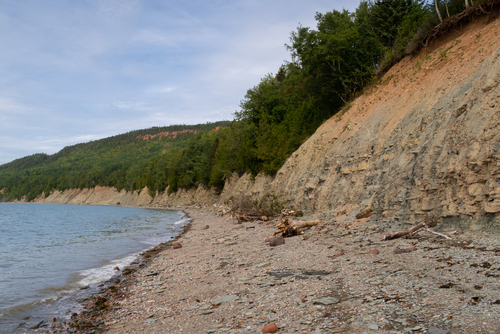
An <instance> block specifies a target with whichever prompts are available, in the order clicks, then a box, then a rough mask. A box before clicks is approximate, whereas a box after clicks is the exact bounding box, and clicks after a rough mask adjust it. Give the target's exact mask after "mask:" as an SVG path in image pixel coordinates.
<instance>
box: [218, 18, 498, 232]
mask: <svg viewBox="0 0 500 334" xmlns="http://www.w3.org/2000/svg"><path fill="white" fill-rule="evenodd" d="M498 24H499V23H498V21H495V22H493V23H490V24H487V25H486V23H485V22H476V23H474V24H472V25H470V26H469V27H468V28H467V29H466V30H464V31H463V32H462V33H456V34H455V35H453V36H448V37H447V38H446V39H445V40H442V41H439V42H436V43H435V45H433V46H430V48H428V49H427V50H422V51H421V52H420V53H419V54H418V55H417V56H415V57H412V58H407V59H404V60H403V61H402V62H401V63H399V64H397V65H396V66H394V67H393V68H392V69H391V70H390V71H389V72H388V73H387V74H386V75H385V77H384V78H383V79H382V80H381V82H382V83H381V84H380V85H378V86H376V87H373V88H371V89H370V90H369V91H368V92H366V93H365V94H363V95H362V96H361V97H359V98H358V99H357V100H356V101H355V102H354V103H353V104H352V107H351V108H350V109H349V110H348V111H347V112H346V113H345V114H344V115H342V117H337V116H334V117H333V118H332V119H330V120H329V121H327V122H326V123H325V124H323V125H322V126H321V127H320V128H319V129H318V130H317V131H316V133H315V134H314V135H313V136H311V138H309V140H308V141H307V142H306V143H304V144H303V145H302V146H301V147H300V148H299V149H298V150H297V151H296V152H295V153H294V154H293V155H292V156H291V157H290V158H289V159H288V160H287V162H286V163H285V165H284V166H283V168H281V170H280V171H279V172H278V174H277V176H276V177H275V178H274V179H273V180H271V179H267V180H266V181H267V182H263V181H264V178H263V179H261V180H259V179H257V180H256V182H255V183H254V184H252V185H250V186H248V187H246V186H244V184H245V183H248V182H249V179H248V177H244V178H242V179H240V180H233V182H232V183H230V184H231V187H229V188H228V190H227V192H226V193H227V194H228V195H229V194H232V193H234V192H235V189H236V191H237V190H238V189H245V188H247V189H249V190H247V191H246V192H247V193H249V194H252V193H253V194H254V195H257V196H258V195H260V194H262V193H263V192H266V191H271V192H274V193H276V194H283V195H284V198H285V199H287V200H289V201H290V203H292V205H293V206H295V207H297V208H301V209H302V210H307V211H309V212H310V213H316V214H318V215H320V216H322V217H323V218H325V219H332V220H341V219H355V218H356V215H358V218H361V217H370V216H372V215H373V217H380V218H385V217H386V218H391V217H395V218H396V220H398V219H399V220H405V221H409V222H412V221H417V220H424V219H431V220H435V221H438V222H440V223H441V224H446V223H452V225H454V227H464V228H484V227H485V226H487V227H488V226H489V227H495V226H496V225H499V226H500V224H499V213H500V85H499V82H500V50H499V48H498V46H499V45H500V43H499V36H498ZM262 183H270V184H267V185H266V186H265V187H261V186H257V187H256V185H258V184H262ZM256 188H257V189H256Z"/></svg>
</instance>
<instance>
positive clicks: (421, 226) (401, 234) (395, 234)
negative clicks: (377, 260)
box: [382, 222, 456, 240]
mask: <svg viewBox="0 0 500 334" xmlns="http://www.w3.org/2000/svg"><path fill="white" fill-rule="evenodd" d="M422 231H425V232H429V233H432V234H435V235H439V236H440V237H443V238H445V239H448V240H452V239H451V238H450V237H449V236H447V235H446V234H443V233H438V232H435V231H433V230H431V229H430V228H429V227H428V226H427V224H425V223H423V222H422V223H420V224H418V225H416V226H413V227H412V228H411V229H409V230H408V231H398V232H392V233H389V234H386V235H385V236H384V237H383V238H382V240H392V239H397V238H402V237H405V238H408V237H411V236H413V235H415V234H417V233H419V232H422ZM455 233H456V231H454V232H451V233H449V234H455Z"/></svg>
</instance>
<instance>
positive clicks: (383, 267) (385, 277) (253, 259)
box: [53, 207, 500, 334]
mask: <svg viewBox="0 0 500 334" xmlns="http://www.w3.org/2000/svg"><path fill="white" fill-rule="evenodd" d="M180 209H181V210H183V211H184V212H186V214H188V215H189V216H190V217H191V218H192V221H191V222H190V223H189V224H188V225H189V228H188V229H187V230H186V231H184V232H183V234H180V235H179V236H178V238H176V241H177V242H180V243H181V244H182V248H179V249H172V246H171V245H166V244H165V245H162V246H161V247H160V248H157V249H156V250H154V251H153V252H151V253H150V254H146V253H145V256H144V257H145V258H146V259H147V261H144V262H141V263H139V264H137V265H136V266H137V267H136V268H135V269H134V270H133V271H132V272H130V273H129V275H122V276H121V278H125V280H124V281H123V282H120V283H118V284H115V287H116V290H115V288H110V287H107V288H105V289H103V291H102V292H101V293H100V294H98V295H96V296H94V297H93V299H92V300H89V302H88V304H87V309H86V310H84V311H83V312H81V313H80V314H79V315H78V316H76V317H74V318H73V322H72V324H70V326H69V327H67V328H69V329H70V330H74V331H75V332H79V333H90V332H93V331H95V332H93V333H113V334H114V333H120V334H125V333H140V332H142V333H261V332H262V330H263V328H264V327H265V326H267V325H272V324H275V325H276V326H277V328H278V329H279V330H278V333H364V332H366V333H425V332H426V331H427V330H428V329H430V328H431V327H436V328H439V329H442V330H445V331H446V330H448V331H449V332H450V333H494V332H495V331H496V330H497V329H499V328H500V305H499V304H500V300H499V299H500V295H499V293H498V290H499V286H500V285H499V283H500V273H497V272H498V271H499V269H500V258H499V257H498V256H496V255H499V256H500V240H499V239H498V237H496V236H495V235H488V234H481V233H479V234H478V233H475V234H472V233H468V234H461V235H458V236H454V240H453V241H452V242H449V241H444V240H442V239H441V238H439V237H437V236H432V235H425V234H423V235H419V236H418V237H417V238H415V239H396V240H391V241H380V240H381V239H382V236H383V235H384V234H385V233H386V232H389V231H390V226H389V225H388V224H374V223H373V222H372V221H369V220H366V219H365V220H358V221H354V222H350V223H339V224H336V223H333V222H330V223H324V224H322V225H320V226H318V227H316V228H311V229H308V230H306V234H305V235H304V236H296V237H292V238H286V239H285V241H286V243H285V244H284V245H281V246H277V247H270V246H269V245H268V244H266V243H265V242H264V239H265V238H266V237H267V236H269V235H271V234H272V232H273V231H274V230H275V225H276V222H246V223H243V224H236V223H235V221H231V220H228V219H227V217H219V216H217V212H214V211H213V209H197V208H186V207H183V208H180ZM207 225H208V228H207V227H206V226H207ZM398 249H399V250H400V249H405V250H408V251H407V252H403V253H400V252H396V250H398ZM375 250H376V251H375ZM148 255H149V256H148ZM478 269H479V270H478ZM99 298H105V299H106V300H105V301H104V300H103V299H101V301H104V304H105V305H106V308H105V309H104V310H102V311H99V310H97V309H96V307H95V306H96V302H98V301H99ZM53 332H55V333H63V332H67V330H66V329H57V328H54V329H53Z"/></svg>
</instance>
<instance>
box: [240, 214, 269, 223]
mask: <svg viewBox="0 0 500 334" xmlns="http://www.w3.org/2000/svg"><path fill="white" fill-rule="evenodd" d="M236 219H237V220H238V222H242V221H243V222H253V221H256V220H263V221H267V220H269V218H268V217H266V216H244V215H237V216H236Z"/></svg>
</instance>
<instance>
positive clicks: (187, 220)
mask: <svg viewBox="0 0 500 334" xmlns="http://www.w3.org/2000/svg"><path fill="white" fill-rule="evenodd" d="M190 221H191V218H187V217H182V218H181V220H179V221H176V222H175V223H174V225H180V224H188V223H189V222H190Z"/></svg>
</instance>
